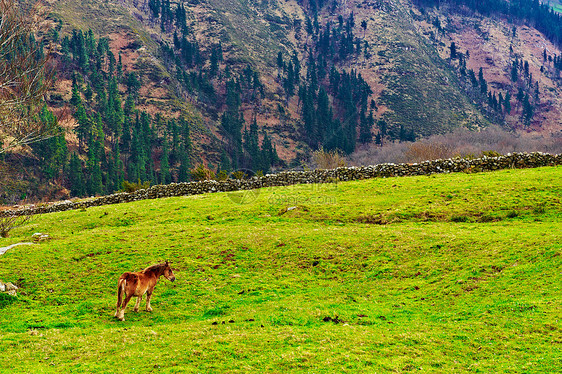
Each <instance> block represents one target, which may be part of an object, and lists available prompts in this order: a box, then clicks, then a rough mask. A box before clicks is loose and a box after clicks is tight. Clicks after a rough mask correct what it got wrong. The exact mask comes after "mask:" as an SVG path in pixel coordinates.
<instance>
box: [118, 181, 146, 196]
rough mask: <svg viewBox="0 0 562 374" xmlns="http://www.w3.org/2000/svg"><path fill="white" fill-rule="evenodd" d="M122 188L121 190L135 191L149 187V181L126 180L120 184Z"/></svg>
mask: <svg viewBox="0 0 562 374" xmlns="http://www.w3.org/2000/svg"><path fill="white" fill-rule="evenodd" d="M121 187H122V189H121V192H129V193H131V192H135V191H138V190H142V189H144V190H146V189H147V188H149V187H150V182H149V181H146V182H142V183H141V181H140V180H139V181H138V182H136V183H135V182H128V181H123V184H122V185H121Z"/></svg>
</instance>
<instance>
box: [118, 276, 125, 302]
mask: <svg viewBox="0 0 562 374" xmlns="http://www.w3.org/2000/svg"><path fill="white" fill-rule="evenodd" d="M126 283H127V280H126V279H125V278H119V283H118V285H117V308H119V307H120V306H121V303H122V302H123V294H124V293H125V284H126Z"/></svg>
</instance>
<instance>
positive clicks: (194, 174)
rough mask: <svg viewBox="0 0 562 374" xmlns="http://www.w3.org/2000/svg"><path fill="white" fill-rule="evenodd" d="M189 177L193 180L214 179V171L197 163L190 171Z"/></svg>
mask: <svg viewBox="0 0 562 374" xmlns="http://www.w3.org/2000/svg"><path fill="white" fill-rule="evenodd" d="M190 174H191V179H193V180H195V181H206V180H214V179H215V173H214V172H213V171H212V170H211V169H209V168H208V167H206V166H205V165H203V164H199V165H198V166H197V167H196V168H195V169H192V170H191V171H190Z"/></svg>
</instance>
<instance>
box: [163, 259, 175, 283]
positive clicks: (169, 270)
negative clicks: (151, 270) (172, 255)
mask: <svg viewBox="0 0 562 374" xmlns="http://www.w3.org/2000/svg"><path fill="white" fill-rule="evenodd" d="M162 275H163V276H164V277H165V278H166V279H167V280H169V281H170V282H173V281H175V280H176V276H175V275H174V273H173V272H172V268H171V267H170V264H169V263H168V261H166V263H165V264H164V273H162Z"/></svg>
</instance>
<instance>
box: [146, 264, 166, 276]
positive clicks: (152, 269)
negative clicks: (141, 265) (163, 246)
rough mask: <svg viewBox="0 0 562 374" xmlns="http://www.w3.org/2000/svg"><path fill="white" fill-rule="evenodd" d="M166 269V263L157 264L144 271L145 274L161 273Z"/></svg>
mask: <svg viewBox="0 0 562 374" xmlns="http://www.w3.org/2000/svg"><path fill="white" fill-rule="evenodd" d="M165 268H166V263H165V262H164V263H161V264H156V265H152V266H149V267H147V268H146V269H144V270H143V272H144V273H152V272H153V273H161V272H162V271H163V270H164V269H165Z"/></svg>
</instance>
